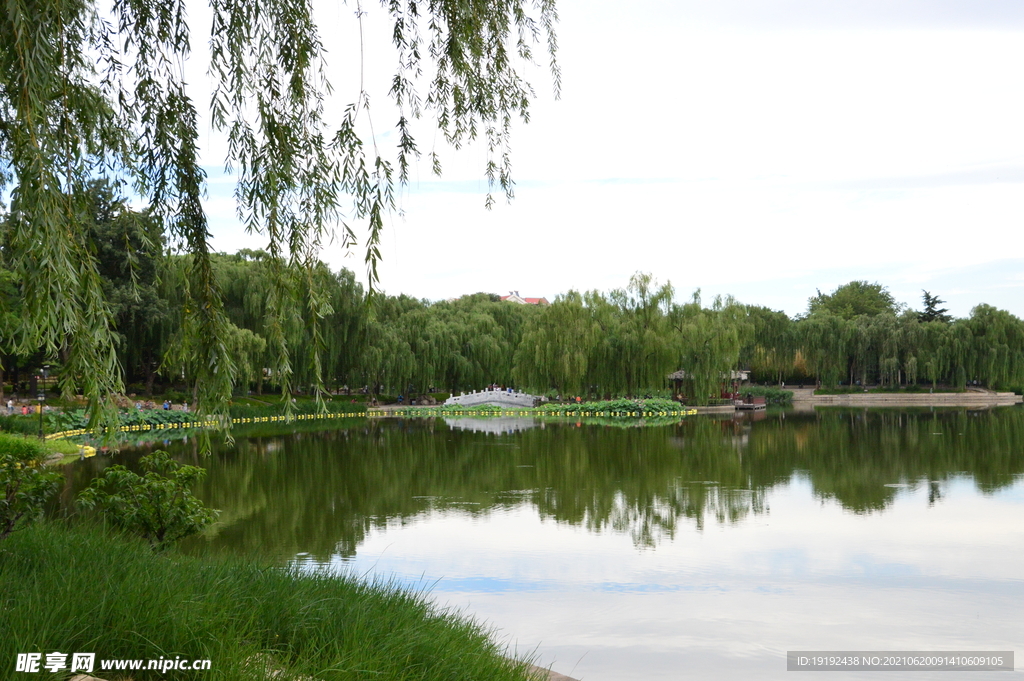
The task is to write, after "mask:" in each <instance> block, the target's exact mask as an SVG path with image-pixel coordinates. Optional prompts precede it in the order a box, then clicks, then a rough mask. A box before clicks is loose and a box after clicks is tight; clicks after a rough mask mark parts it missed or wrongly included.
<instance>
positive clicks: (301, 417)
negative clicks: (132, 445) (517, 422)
mask: <svg viewBox="0 0 1024 681" xmlns="http://www.w3.org/2000/svg"><path fill="white" fill-rule="evenodd" d="M696 413H697V410H696V409H680V410H678V411H650V412H648V411H645V412H636V411H582V412H580V411H571V410H559V411H547V410H543V409H519V410H514V411H443V410H441V409H416V410H405V409H403V410H401V411H400V412H399V413H394V412H388V411H377V412H366V411H358V412H344V411H343V412H328V413H324V414H293V415H292V416H285V415H283V414H282V415H280V416H245V417H240V418H235V419H231V424H232V425H235V426H238V425H247V424H250V423H279V422H282V421H284V422H291V421H313V420H320V419H337V418H408V417H412V418H421V417H424V416H557V417H562V418H591V417H594V418H601V417H626V418H656V417H673V416H693V415H694V414H696ZM219 425H220V421H217V420H215V419H207V420H203V421H180V422H177V423H142V424H136V425H131V426H121V427H120V428H118V430H119V431H120V432H122V433H135V432H145V431H154V430H186V429H195V428H215V427H217V426H219ZM100 434H102V431H99V430H89V429H88V428H76V429H74V430H62V431H59V432H56V433H49V434H47V435H46V439H47V440H60V439H63V438H68V437H77V436H79V435H100ZM89 449H93V448H92V447H89ZM93 454H95V449H93ZM89 456H92V454H89Z"/></svg>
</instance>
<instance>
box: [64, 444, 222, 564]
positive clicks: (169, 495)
mask: <svg viewBox="0 0 1024 681" xmlns="http://www.w3.org/2000/svg"><path fill="white" fill-rule="evenodd" d="M139 464H140V465H141V466H142V468H143V469H145V470H146V474H145V475H144V476H139V475H137V474H136V473H133V472H132V471H130V470H128V469H127V468H125V467H124V466H119V465H117V466H111V467H110V468H107V469H106V470H105V471H104V472H103V477H101V478H96V479H95V480H93V482H92V485H90V486H89V487H88V488H86V489H84V490H82V492H81V493H80V494H79V495H78V502H79V504H81V505H82V506H84V507H85V508H98V509H99V510H100V511H102V512H103V514H104V516H106V517H107V518H108V519H109V520H111V521H112V522H113V523H114V524H115V525H118V526H120V527H122V528H124V529H125V530H127V531H129V532H132V533H134V534H137V535H139V536H141V537H142V538H143V539H146V540H147V541H149V543H150V546H152V547H153V549H155V550H162V549H164V548H166V547H167V546H169V545H170V544H172V543H173V542H175V541H177V540H178V539H182V538H184V537H188V536H191V535H193V534H198V533H199V532H202V531H203V529H204V528H205V527H206V526H207V525H209V524H210V523H212V522H213V521H214V519H215V518H216V517H217V513H218V511H215V510H213V509H209V508H206V506H205V505H203V502H202V501H200V500H199V499H197V498H195V497H194V496H192V491H191V489H190V487H191V486H192V484H193V483H195V482H198V481H199V480H202V479H203V477H204V476H205V475H206V470H205V469H203V468H200V467H198V466H182V465H181V464H179V463H178V462H177V461H175V460H174V459H172V458H171V457H170V455H169V454H168V453H167V452H165V451H162V450H157V451H155V452H153V453H152V454H150V455H148V456H144V457H142V458H141V459H140V460H139Z"/></svg>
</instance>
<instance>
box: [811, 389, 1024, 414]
mask: <svg viewBox="0 0 1024 681" xmlns="http://www.w3.org/2000/svg"><path fill="white" fill-rule="evenodd" d="M792 392H793V407H794V408H796V409H813V408H814V407H969V408H974V409H985V408H988V407H1005V406H1011V405H1014V404H1020V403H1021V401H1022V400H1024V397H1022V396H1021V395H1017V394H1015V393H1000V392H993V391H988V390H985V391H982V390H969V391H967V392H962V393H846V394H842V395H815V394H814V390H812V389H810V388H803V389H801V388H796V389H794V390H793V391H792Z"/></svg>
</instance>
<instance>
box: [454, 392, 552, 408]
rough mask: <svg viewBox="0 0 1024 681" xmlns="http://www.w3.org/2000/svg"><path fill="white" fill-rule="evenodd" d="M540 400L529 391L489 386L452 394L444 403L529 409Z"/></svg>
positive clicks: (463, 405)
mask: <svg viewBox="0 0 1024 681" xmlns="http://www.w3.org/2000/svg"><path fill="white" fill-rule="evenodd" d="M540 402H541V398H540V397H537V396H536V395H530V394H529V393H521V392H516V391H515V390H501V389H498V388H495V389H490V388H488V389H487V390H474V391H473V392H471V393H462V394H460V395H452V396H451V397H449V398H448V399H447V400H445V402H444V403H445V406H448V405H453V404H457V405H459V406H460V407H478V406H480V405H482V404H493V405H495V406H496V407H511V408H514V409H516V408H518V409H524V408H526V409H529V408H530V407H536V406H537V405H538V404H539V403H540Z"/></svg>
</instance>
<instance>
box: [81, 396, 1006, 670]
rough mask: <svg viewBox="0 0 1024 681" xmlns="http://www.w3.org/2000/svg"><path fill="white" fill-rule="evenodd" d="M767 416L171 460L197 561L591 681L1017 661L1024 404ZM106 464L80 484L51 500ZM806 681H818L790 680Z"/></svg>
mask: <svg viewBox="0 0 1024 681" xmlns="http://www.w3.org/2000/svg"><path fill="white" fill-rule="evenodd" d="M759 417H764V418H761V419H760V420H757V421H751V420H736V421H734V420H713V419H709V418H703V417H691V418H689V419H686V420H685V421H683V422H681V423H676V424H670V425H659V426H649V427H645V428H621V427H614V426H608V425H602V424H587V423H583V424H579V425H577V424H576V423H564V422H563V423H540V422H539V421H534V420H531V419H522V420H488V421H483V420H475V419H451V420H448V421H445V420H429V421H426V420H425V421H416V420H404V421H400V420H387V421H374V422H360V423H358V424H356V423H354V424H350V426H349V427H348V428H346V429H343V430H331V431H323V432H301V433H295V434H291V435H287V436H273V435H262V436H261V435H253V436H250V437H241V436H240V437H239V438H238V440H237V442H236V444H235V446H234V447H233V448H228V447H220V448H217V449H216V450H215V453H214V455H213V456H212V457H211V458H208V459H203V458H201V457H199V456H198V454H197V452H196V448H195V443H171V444H170V445H168V446H167V449H169V450H170V451H172V452H173V453H175V454H176V455H177V456H178V457H179V458H180V459H181V460H183V461H193V462H196V463H200V464H201V465H204V466H206V468H207V469H208V471H209V476H208V478H207V480H206V481H205V482H204V484H203V485H202V487H200V488H199V489H198V490H197V493H198V494H199V495H200V496H201V497H202V498H203V499H204V500H205V501H206V502H207V503H208V504H209V505H211V506H213V507H215V508H219V509H221V510H222V514H221V517H220V520H219V522H218V524H217V526H216V527H215V528H214V529H213V531H212V532H210V533H209V534H208V536H207V537H205V538H204V539H203V540H201V541H196V542H195V543H194V544H193V545H192V546H191V548H192V549H197V548H200V547H201V546H202V545H207V547H208V548H211V549H213V550H217V551H230V552H235V553H260V554H263V555H270V556H272V557H273V558H274V559H275V560H277V561H278V562H280V563H281V564H282V565H284V564H297V565H301V566H309V567H320V566H329V567H330V568H331V569H334V570H337V571H340V572H342V571H352V572H356V573H358V574H371V575H372V574H377V575H382V576H389V577H394V578H396V579H398V580H400V581H401V582H402V583H404V584H406V585H409V586H412V587H414V588H428V587H429V588H430V590H431V594H432V598H433V599H435V600H436V601H437V602H438V603H441V604H447V605H451V606H454V607H457V608H460V609H464V610H465V611H466V612H468V613H470V614H472V615H474V616H476V617H478V618H480V619H482V620H484V621H486V622H487V623H489V624H490V625H491V626H493V627H495V628H496V629H497V630H498V634H499V636H502V637H505V639H507V640H508V641H510V642H511V643H513V644H515V645H516V646H518V648H519V649H520V650H522V651H536V652H537V654H538V657H539V661H540V662H541V663H542V664H544V665H553V668H554V669H555V670H556V671H560V672H562V673H565V674H570V675H572V676H575V677H578V678H580V679H584V680H585V681H612V680H629V679H644V680H648V679H705V678H707V679H735V678H768V679H772V678H780V679H781V678H784V677H786V676H787V674H789V675H792V673H787V672H786V671H785V668H786V662H785V655H786V651H787V650H808V649H809V650H1015V651H1016V653H1017V657H1018V660H1017V666H1018V668H1019V669H1020V668H1022V667H1024V409H1021V408H1005V409H1000V410H995V411H986V412H968V411H962V410H959V411H942V412H939V411H936V412H930V411H923V412H917V413H912V412H898V411H882V410H879V411H819V412H818V413H817V414H803V415H801V414H795V413H793V412H789V413H778V414H771V415H767V416H764V415H763V414H762V415H759ZM240 435H241V434H240ZM137 455H138V453H135V454H134V455H133V454H127V455H122V456H121V457H120V458H122V459H128V460H132V457H133V456H137ZM110 462H111V460H110V459H109V458H102V457H97V458H96V459H93V460H89V461H86V462H83V463H81V464H77V465H76V466H75V467H73V468H72V469H71V470H70V471H69V476H70V478H71V480H70V484H69V486H68V490H67V494H68V496H70V495H71V494H72V493H73V492H74V491H75V490H77V489H79V488H81V487H82V486H83V485H85V484H87V481H88V480H89V478H91V477H92V476H94V475H96V474H97V472H98V471H99V470H100V469H101V468H102V467H103V466H105V465H109V463H110ZM991 674H993V673H992V672H989V673H988V674H987V675H986V674H985V673H981V676H979V673H977V672H975V673H958V672H943V673H937V672H933V673H931V674H930V675H929V673H925V672H916V673H901V672H888V673H886V674H885V675H884V678H885V679H886V680H895V679H901V678H906V679H923V678H930V677H936V678H941V679H945V680H952V679H958V678H966V679H974V680H975V681H977V680H979V679H980V678H985V677H987V676H990V675H991ZM1020 674H1021V672H1011V673H1006V672H1004V673H1002V674H1000V678H1002V677H1004V676H1005V677H1007V678H1020V676H1019V675H1020ZM876 676H877V673H858V672H847V673H845V674H844V675H843V679H851V680H852V679H857V678H868V677H872V678H875V677H876ZM816 677H821V678H828V679H831V678H833V677H832V676H831V675H830V674H828V673H815V672H805V673H801V674H798V679H813V678H816Z"/></svg>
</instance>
